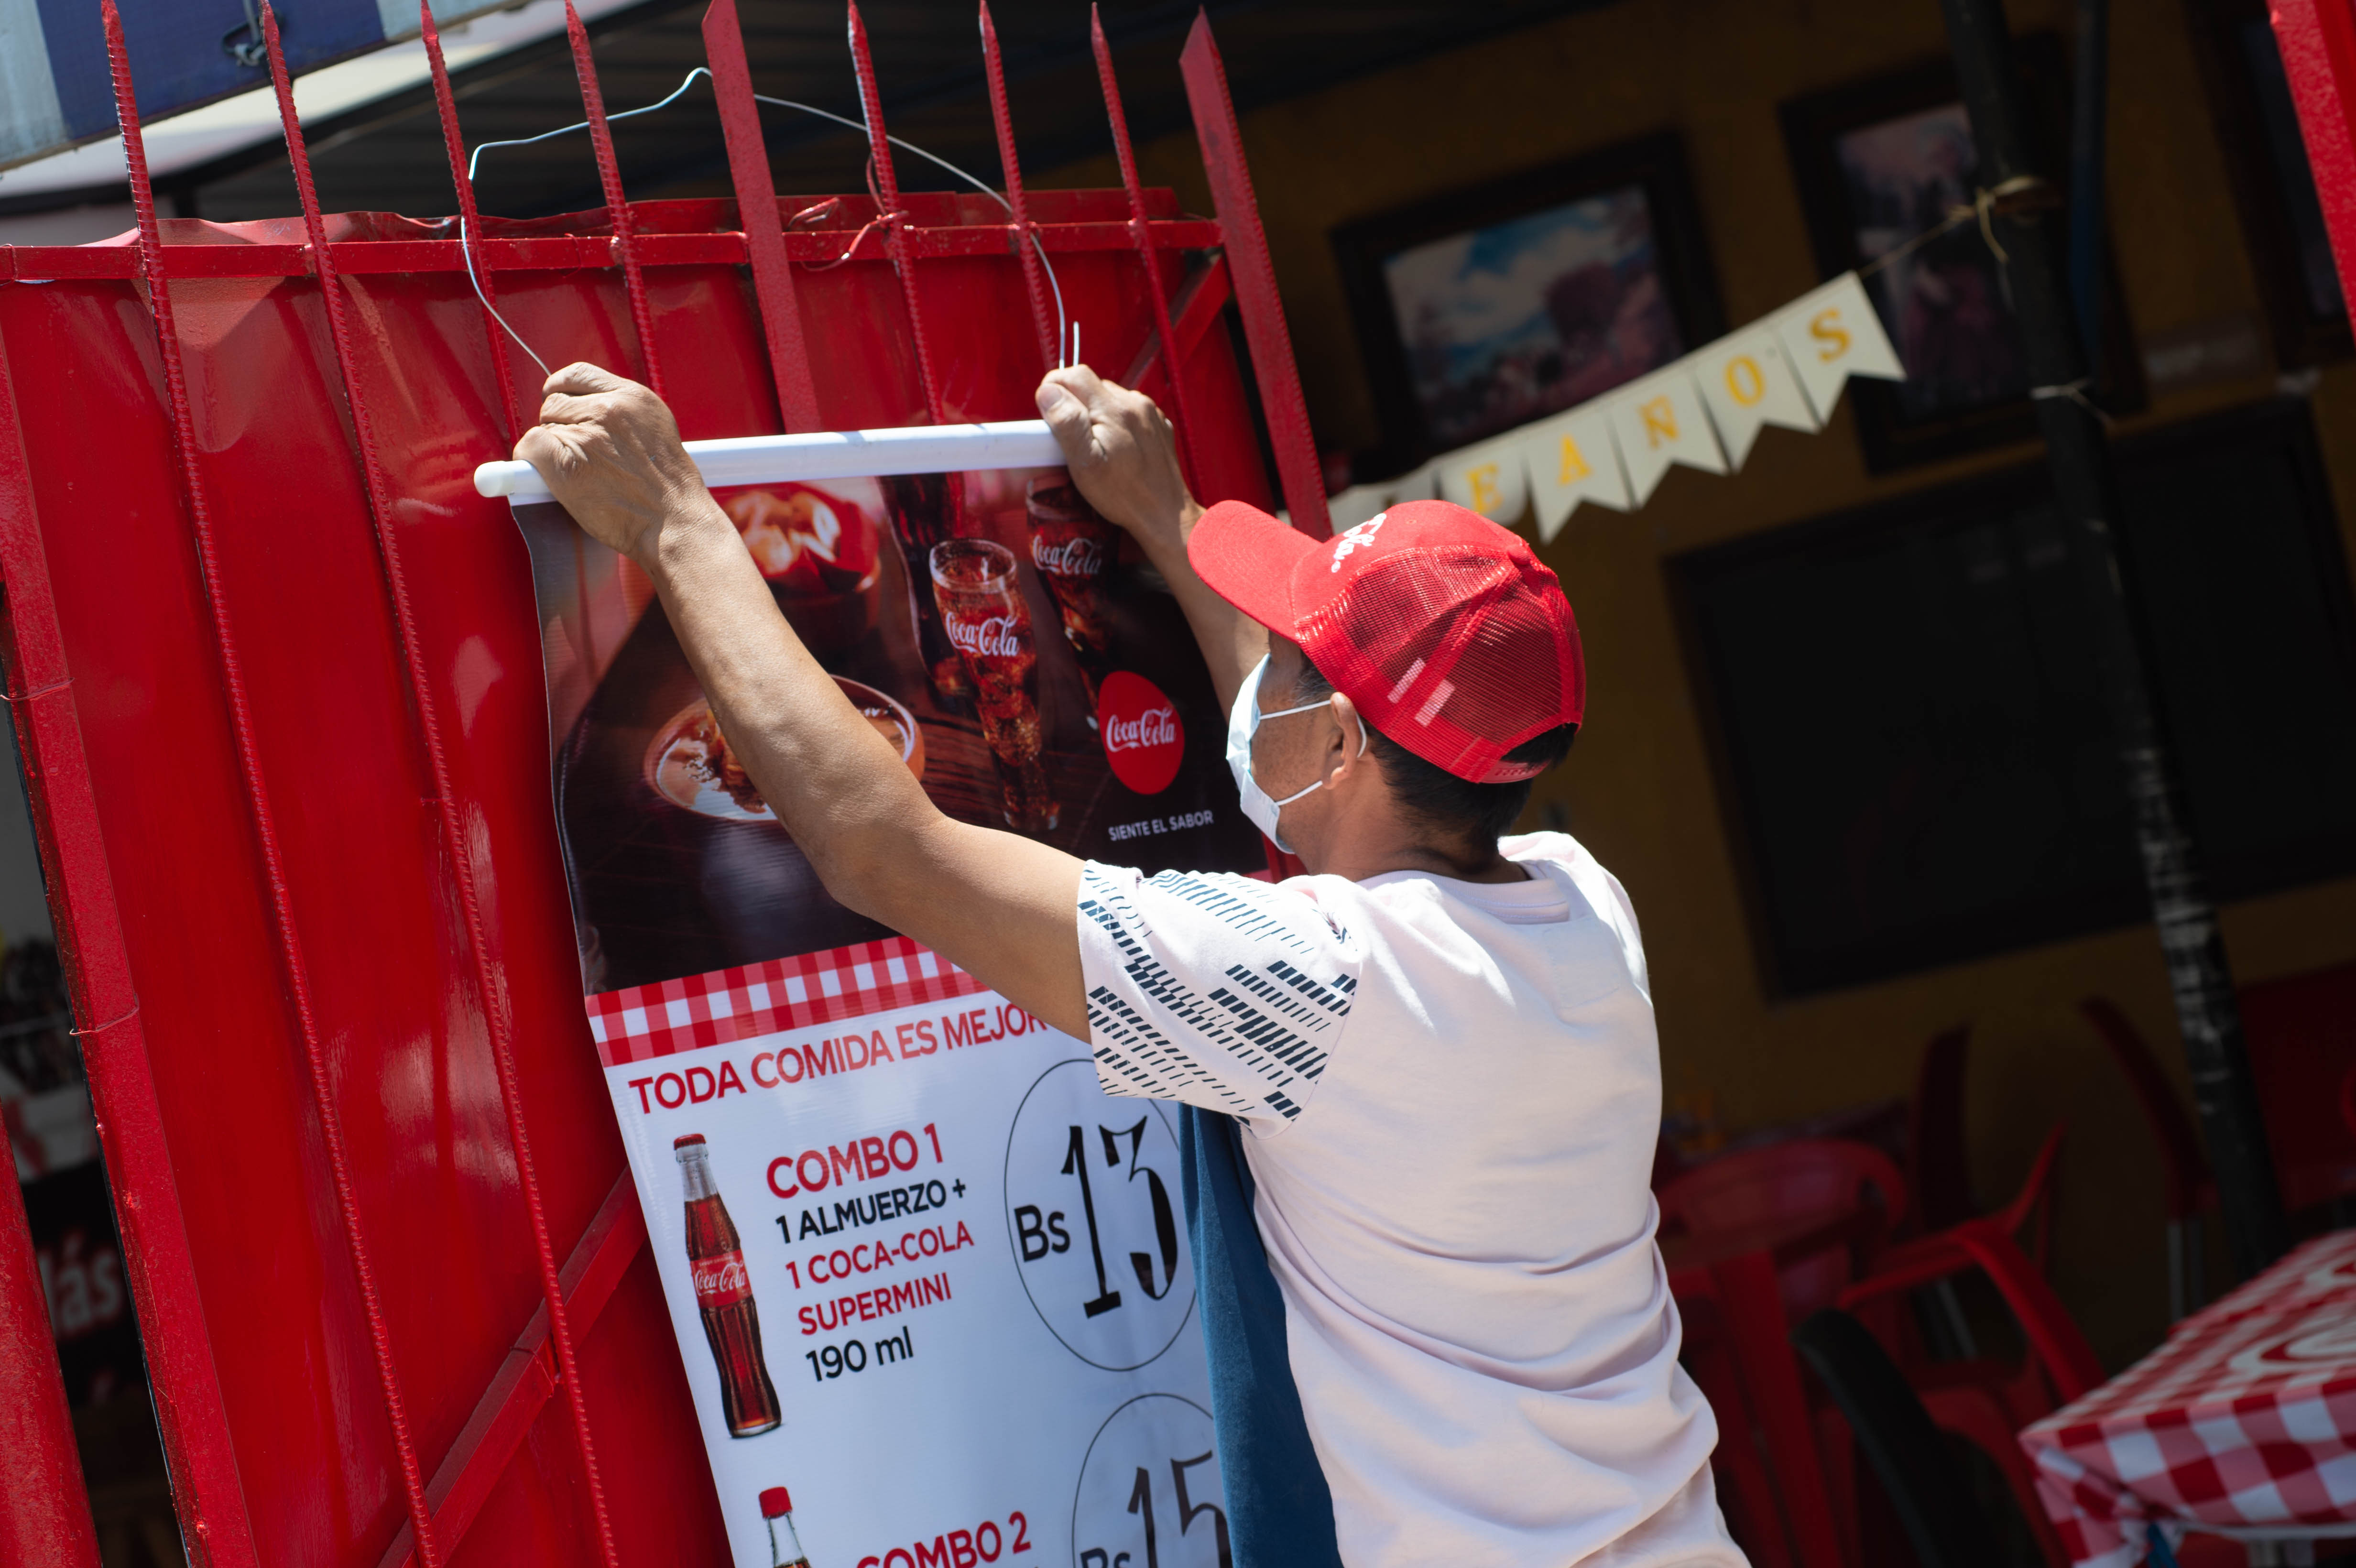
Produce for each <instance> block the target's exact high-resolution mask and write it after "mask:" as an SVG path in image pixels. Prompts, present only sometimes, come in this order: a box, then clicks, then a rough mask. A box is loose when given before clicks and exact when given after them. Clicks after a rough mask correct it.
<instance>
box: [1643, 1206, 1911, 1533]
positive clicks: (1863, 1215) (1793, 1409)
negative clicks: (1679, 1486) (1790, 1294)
mask: <svg viewBox="0 0 2356 1568" xmlns="http://www.w3.org/2000/svg"><path fill="white" fill-rule="evenodd" d="M1873 1223H1874V1216H1873V1214H1872V1213H1871V1212H1870V1211H1868V1210H1866V1209H1864V1208H1862V1207H1859V1208H1855V1209H1850V1210H1847V1211H1843V1212H1840V1213H1837V1214H1831V1215H1821V1214H1820V1215H1811V1216H1808V1217H1805V1218H1802V1219H1794V1220H1778V1221H1763V1222H1762V1223H1759V1224H1756V1225H1746V1226H1739V1227H1735V1228H1733V1229H1730V1230H1724V1231H1712V1232H1706V1233H1702V1234H1693V1233H1681V1234H1672V1235H1665V1236H1663V1237H1662V1238H1661V1242H1660V1246H1661V1260H1662V1262H1663V1264H1665V1266H1666V1268H1667V1270H1668V1276H1669V1291H1670V1294H1671V1295H1673V1296H1676V1302H1677V1310H1678V1312H1679V1313H1680V1314H1681V1315H1682V1317H1683V1321H1684V1325H1685V1338H1686V1346H1685V1360H1686V1362H1687V1366H1688V1368H1689V1369H1691V1371H1692V1372H1693V1375H1694V1377H1695V1379H1696V1381H1697V1382H1699V1383H1700V1384H1701V1387H1702V1391H1703V1392H1705V1393H1706V1394H1708V1396H1709V1400H1710V1403H1711V1405H1712V1407H1713V1409H1714V1411H1715V1412H1716V1413H1717V1416H1718V1422H1719V1464H1720V1475H1721V1478H1722V1480H1723V1481H1724V1483H1725V1485H1726V1486H1727V1488H1728V1489H1729V1491H1730V1492H1731V1493H1732V1494H1733V1496H1734V1498H1735V1499H1736V1502H1737V1507H1738V1509H1739V1510H1740V1513H1741V1515H1742V1517H1743V1518H1744V1519H1745V1520H1748V1521H1749V1522H1750V1524H1751V1539H1746V1540H1745V1541H1744V1542H1743V1545H1744V1547H1745V1548H1746V1549H1747V1550H1748V1551H1749V1552H1751V1556H1752V1559H1753V1560H1754V1562H1756V1563H1758V1564H1759V1568H1779V1565H1781V1564H1783V1563H1841V1562H1844V1561H1846V1560H1847V1553H1846V1552H1845V1550H1844V1548H1843V1546H1842V1544H1841V1534H1840V1528H1839V1523H1838V1516H1837V1512H1836V1510H1835V1508H1834V1504H1833V1499H1832V1495H1831V1492H1830V1490H1829V1488H1827V1486H1826V1476H1825V1467H1824V1465H1823V1463H1822V1462H1821V1458H1820V1454H1821V1450H1820V1448H1819V1446H1818V1444H1817V1436H1816V1432H1815V1420H1814V1418H1813V1417H1812V1416H1811V1415H1810V1413H1809V1409H1808V1398H1807V1391H1806V1388H1805V1386H1804V1384H1803V1382H1802V1381H1801V1376H1800V1364H1799V1360H1798V1359H1797V1358H1796V1357H1795V1356H1794V1353H1793V1350H1792V1341H1791V1325H1790V1323H1789V1321H1788V1318H1787V1315H1786V1313H1785V1310H1784V1306H1783V1290H1782V1286H1781V1283H1780V1276H1781V1274H1782V1271H1783V1270H1784V1269H1787V1268H1789V1267H1791V1266H1792V1265H1793V1264H1797V1263H1800V1262H1802V1261H1804V1260H1805V1259H1807V1258H1811V1257H1814V1256H1816V1255H1817V1254H1819V1253H1826V1252H1829V1251H1831V1250H1833V1249H1834V1248H1843V1249H1847V1248H1850V1247H1853V1246H1854V1245H1855V1244H1856V1243H1858V1242H1859V1241H1862V1240H1863V1239H1864V1238H1865V1237H1866V1236H1867V1235H1868V1233H1869V1231H1870V1229H1871V1227H1872V1225H1873ZM1754 1435H1755V1436H1754ZM1762 1450H1763V1455H1764V1457H1763V1463H1762ZM1771 1531H1773V1532H1778V1533H1776V1534H1775V1535H1773V1536H1772V1538H1766V1537H1767V1536H1768V1532H1771ZM1781 1531H1789V1533H1790V1541H1789V1542H1788V1543H1787V1542H1786V1541H1784V1540H1783V1537H1782V1535H1781V1533H1780V1532H1781Z"/></svg>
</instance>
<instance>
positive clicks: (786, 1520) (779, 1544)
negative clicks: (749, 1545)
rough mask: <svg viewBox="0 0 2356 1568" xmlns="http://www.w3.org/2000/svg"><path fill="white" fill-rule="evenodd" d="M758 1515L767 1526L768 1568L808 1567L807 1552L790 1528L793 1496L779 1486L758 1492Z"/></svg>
mask: <svg viewBox="0 0 2356 1568" xmlns="http://www.w3.org/2000/svg"><path fill="white" fill-rule="evenodd" d="M761 1517H762V1518H763V1519H764V1520H767V1521H768V1526H769V1564H770V1568H809V1553H808V1552H804V1551H803V1550H802V1538H801V1537H800V1536H799V1535H798V1534H797V1533H796V1532H795V1531H794V1499H792V1498H791V1497H789V1496H787V1493H786V1488H783V1487H771V1488H769V1489H768V1490H767V1491H766V1492H763V1493H762V1494H761Z"/></svg>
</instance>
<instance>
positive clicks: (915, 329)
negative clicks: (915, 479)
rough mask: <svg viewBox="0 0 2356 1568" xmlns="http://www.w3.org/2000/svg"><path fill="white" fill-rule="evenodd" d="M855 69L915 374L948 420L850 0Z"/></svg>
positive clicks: (932, 414)
mask: <svg viewBox="0 0 2356 1568" xmlns="http://www.w3.org/2000/svg"><path fill="white" fill-rule="evenodd" d="M850 11H851V71H852V73H853V74H854V75H856V76H857V77H858V79H859V112H860V114H861V117H862V118H863V119H864V120H865V121H866V122H867V152H868V156H869V158H870V160H871V163H870V165H869V166H870V167H872V168H873V170H874V171H875V199H876V200H877V201H878V202H879V203H880V204H881V205H882V206H883V212H882V214H881V215H880V216H881V217H882V218H883V221H884V225H885V229H886V230H887V232H888V233H889V234H890V236H891V246H890V249H891V254H892V265H893V266H894V268H895V269H896V270H897V271H898V272H899V274H900V293H901V294H902V296H903V297H904V298H905V299H906V300H907V302H908V335H909V336H911V337H912V338H914V339H915V340H916V374H917V376H918V377H919V378H920V379H922V380H923V381H924V384H925V412H926V416H927V417H928V418H930V419H931V421H933V423H935V424H947V423H948V414H947V412H945V411H944V410H943V407H942V404H941V383H940V379H939V378H938V377H937V376H935V375H934V374H933V350H932V345H931V343H930V341H929V340H928V339H927V338H926V336H925V313H924V309H923V307H922V306H921V305H920V304H918V303H917V299H916V252H915V251H914V249H913V248H912V247H911V246H910V244H909V239H910V236H911V235H912V234H913V233H914V232H915V225H913V224H911V223H910V222H909V221H908V215H907V214H906V213H905V212H903V211H901V210H900V176H898V175H897V174H895V173H894V171H893V168H892V143H891V139H890V138H889V137H888V136H887V135H886V134H885V133H884V130H883V97H882V95H881V94H879V93H878V92H877V91H876V90H875V62H874V60H873V59H871V58H870V57H869V55H868V52H867V24H866V23H864V22H862V21H861V20H860V19H859V5H858V0H851V6H850Z"/></svg>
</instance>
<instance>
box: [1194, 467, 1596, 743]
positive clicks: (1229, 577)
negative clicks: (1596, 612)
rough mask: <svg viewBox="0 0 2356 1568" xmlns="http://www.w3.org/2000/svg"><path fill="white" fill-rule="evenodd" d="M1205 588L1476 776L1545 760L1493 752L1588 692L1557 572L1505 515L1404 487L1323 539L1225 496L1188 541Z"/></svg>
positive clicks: (1389, 731)
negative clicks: (1408, 496) (1409, 496)
mask: <svg viewBox="0 0 2356 1568" xmlns="http://www.w3.org/2000/svg"><path fill="white" fill-rule="evenodd" d="M1186 559H1187V560H1190V561H1192V562H1193V563H1194V571H1195V572H1196V573H1197V574H1198V575H1199V576H1201V578H1202V579H1203V581H1205V583H1207V584H1209V585H1210V589H1211V592H1214V593H1216V594H1217V595H1218V596H1219V597H1220V598H1222V599H1224V600H1226V602H1227V603H1230V604H1232V605H1234V606H1235V607H1236V608H1237V609H1238V610H1240V611H1242V612H1243V613H1245V614H1247V615H1248V616H1250V617H1251V618H1252V619H1253V620H1255V621H1257V622H1258V623H1259V624H1261V625H1263V626H1266V627H1267V628H1268V629H1269V631H1271V632H1275V633H1277V634H1278V635H1280V636H1286V637H1290V638H1291V639H1292V640H1293V641H1294V642H1296V643H1299V644H1300V645H1301V651H1302V652H1304V653H1306V654H1307V655H1308V656H1309V658H1310V662H1311V663H1312V664H1314V665H1315V666H1316V667H1317V668H1318V669H1319V670H1320V671H1321V672H1322V673H1323V675H1324V677H1325V678H1326V679H1327V680H1330V681H1332V682H1333V688H1334V689H1335V690H1337V691H1339V692H1341V693H1342V694H1343V695H1344V696H1345V697H1347V698H1349V699H1350V700H1351V701H1352V702H1354V703H1356V704H1357V706H1358V710H1359V711H1360V712H1362V713H1364V714H1365V716H1366V720H1367V722H1368V723H1370V724H1372V725H1374V727H1375V728H1376V729H1377V730H1379V731H1382V732H1383V733H1384V734H1385V735H1387V736H1389V737H1390V738H1391V739H1392V740H1394V741H1398V743H1399V744H1400V745H1402V746H1405V747H1406V748H1407V749H1408V751H1410V752H1414V753H1415V754H1416V755H1417V756H1419V757H1421V758H1422V759H1424V761H1426V762H1428V763H1432V764H1434V765H1435V766H1437V767H1440V768H1444V769H1446V770H1447V771H1448V772H1450V773H1454V774H1455V775H1456V776H1457V777H1458V778H1461V779H1469V780H1471V781H1472V783H1474V784H1517V783H1519V782H1520V781H1521V780H1523V779H1526V778H1531V777H1535V776H1536V775H1537V773H1539V772H1540V771H1541V770H1540V769H1539V768H1537V767H1535V766H1532V765H1530V764H1527V763H1509V762H1507V761H1505V753H1506V752H1510V751H1512V750H1513V749H1514V748H1515V747H1516V746H1518V745H1520V744H1521V743H1522V742H1523V741H1527V740H1530V739H1532V738H1533V737H1535V736H1537V735H1542V734H1544V733H1545V732H1546V731H1548V730H1552V729H1554V728H1556V727H1557V726H1558V725H1563V724H1576V723H1578V722H1579V720H1580V714H1581V713H1583V712H1584V711H1585V710H1586V707H1587V661H1586V660H1585V659H1584V658H1583V657H1582V656H1580V648H1579V624H1578V623H1577V622H1576V621H1574V620H1572V619H1571V613H1570V601H1569V600H1568V599H1566V598H1564V597H1563V593H1562V584H1561V583H1560V582H1559V581H1557V580H1556V578H1555V574H1554V573H1553V572H1551V571H1547V568H1546V566H1545V565H1544V564H1543V563H1542V562H1541V561H1539V560H1538V558H1537V555H1536V554H1534V553H1532V551H1531V549H1530V547H1529V546H1528V545H1527V544H1526V543H1525V542H1524V541H1523V539H1521V537H1520V536H1519V535H1517V534H1515V533H1514V532H1513V531H1512V530H1510V529H1507V528H1499V527H1498V526H1497V525H1496V524H1494V523H1493V522H1491V521H1489V520H1488V519H1487V518H1486V517H1482V516H1481V515H1480V514H1478V513H1477V512H1469V511H1466V510H1465V509H1464V508H1463V507H1459V506H1456V505H1454V504H1453V503H1451V502H1448V501H1408V502H1403V503H1401V504H1400V505H1398V506H1396V507H1392V508H1391V509H1390V510H1389V511H1387V512H1384V513H1381V514H1379V515H1377V516H1376V517H1369V518H1367V519H1366V520H1365V522H1363V523H1360V524H1358V525H1357V526H1356V527H1355V528H1350V529H1348V530H1347V531H1345V532H1344V533H1341V534H1339V535H1336V536H1335V537H1334V538H1333V539H1325V540H1323V541H1320V540H1317V539H1311V538H1310V537H1309V536H1308V535H1307V534H1304V533H1302V532H1301V531H1300V530H1299V529H1298V528H1290V527H1288V526H1287V525H1285V524H1283V523H1281V522H1279V521H1278V520H1277V519H1276V518H1274V517H1269V515H1268V514H1267V513H1266V512H1263V511H1261V510H1259V509H1258V507H1248V506H1246V505H1244V504H1243V503H1242V502H1240V501H1222V502H1220V503H1219V504H1218V505H1217V506H1215V507H1212V508H1211V509H1210V510H1209V511H1207V512H1205V513H1204V514H1203V519H1202V521H1200V522H1199V523H1197V524H1195V525H1194V533H1193V534H1192V535H1191V536H1189V537H1188V539H1187V540H1186Z"/></svg>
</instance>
